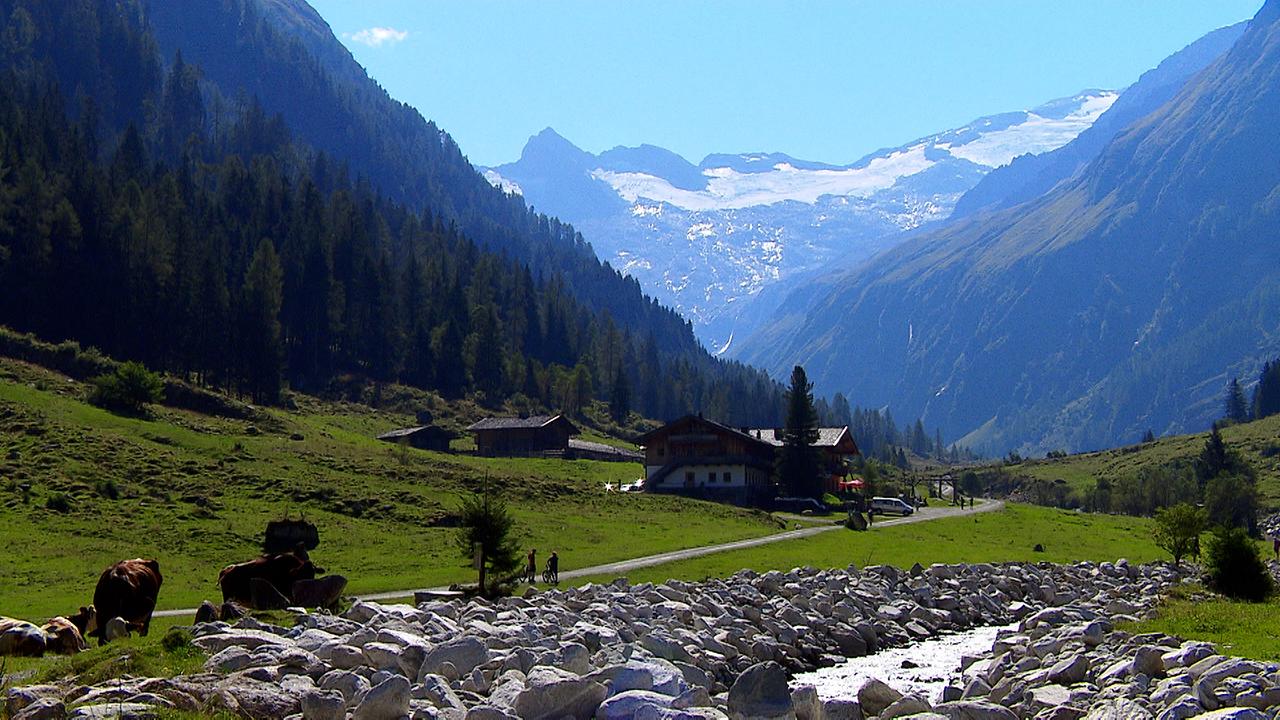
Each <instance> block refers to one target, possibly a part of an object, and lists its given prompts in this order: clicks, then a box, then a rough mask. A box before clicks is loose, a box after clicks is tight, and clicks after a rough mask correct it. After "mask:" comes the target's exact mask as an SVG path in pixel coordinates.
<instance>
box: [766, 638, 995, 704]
mask: <svg viewBox="0 0 1280 720" xmlns="http://www.w3.org/2000/svg"><path fill="white" fill-rule="evenodd" d="M1016 628H1017V624H1016V623H1015V624H1013V625H1001V626H989V627H980V628H974V629H973V630H967V631H965V632H962V633H955V634H953V635H944V636H942V637H938V638H931V639H929V640H924V641H921V642H918V643H915V644H914V645H911V646H909V647H903V648H891V649H889V650H882V651H880V652H878V653H875V654H873V655H866V656H863V657H858V658H849V659H848V660H846V661H845V662H843V663H840V664H839V665H833V666H831V667H828V668H822V669H819V670H815V671H813V672H807V673H800V674H798V675H796V676H794V677H793V678H792V680H791V685H792V687H795V686H797V685H813V686H814V687H816V688H817V689H818V697H820V698H822V699H823V700H832V699H849V700H856V699H857V698H858V688H860V687H862V684H863V683H864V682H866V681H867V680H869V679H871V678H876V679H878V680H882V681H884V682H885V683H887V684H888V685H889V686H890V687H892V688H893V689H895V690H897V691H898V692H901V693H903V694H916V695H920V696H921V697H924V698H925V699H927V700H928V701H929V702H930V703H937V702H938V701H939V700H940V699H941V697H942V688H943V687H944V686H946V684H947V683H948V682H949V681H953V680H956V679H958V678H959V676H960V659H961V658H962V657H963V656H965V655H981V656H986V655H987V654H989V653H990V652H991V645H992V643H994V642H995V639H996V634H997V633H999V632H1000V631H1001V630H1011V629H1016ZM904 665H905V666H904Z"/></svg>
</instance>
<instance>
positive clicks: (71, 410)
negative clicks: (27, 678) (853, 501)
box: [0, 360, 779, 619]
mask: <svg viewBox="0 0 1280 720" xmlns="http://www.w3.org/2000/svg"><path fill="white" fill-rule="evenodd" d="M86 395H87V388H86V387H85V386H84V385H83V384H80V383H76V382H73V381H71V380H69V379H67V378H66V377H64V376H61V375H58V374H55V373H52V372H49V371H46V370H44V369H41V368H37V367H34V366H31V365H27V364H24V363H18V362H13V361H7V360H0V547H4V548H5V553H4V559H3V561H0V614H4V615H9V616H15V617H26V618H32V619H43V618H45V617H48V616H51V615H55V614H65V613H70V612H73V611H74V610H75V609H76V608H77V607H79V606H80V605H82V604H86V603H88V602H90V601H91V599H92V593H93V588H94V585H95V583H96V581H97V577H98V575H99V574H100V573H101V571H102V569H103V568H104V567H106V566H107V565H109V564H110V563H112V562H115V561H116V560H120V559H122V558H127V557H138V556H142V557H155V558H156V559H158V560H159V561H160V565H161V570H162V572H163V574H164V578H165V579H164V585H163V588H162V590H161V594H160V602H159V606H160V608H162V609H163V608H174V607H191V606H194V605H196V604H198V603H199V602H200V601H201V600H203V599H205V598H214V597H217V598H219V599H220V593H219V590H218V588H217V585H216V580H217V575H218V571H219V570H220V569H221V568H222V567H223V566H224V565H226V564H228V563H231V562H237V561H240V560H245V559H248V558H250V557H253V556H255V555H256V554H257V553H258V551H259V547H260V543H261V537H262V531H263V529H264V528H265V526H266V523H267V522H268V521H269V520H272V519H277V518H281V517H285V516H291V517H295V518H296V517H298V516H300V515H304V516H305V517H306V518H307V519H308V520H310V521H312V522H314V523H315V524H316V525H317V526H318V527H319V529H320V547H319V548H318V549H317V550H316V551H315V552H314V553H312V556H313V559H314V560H315V561H316V562H317V564H319V565H321V566H323V567H325V568H326V569H327V570H328V571H329V572H332V573H340V574H342V575H345V576H346V577H347V578H348V579H349V580H350V585H349V586H348V591H349V592H351V593H369V592H379V591H385V590H396V589H403V588H410V587H423V586H433V585H442V584H449V583H451V582H455V581H467V580H469V579H471V578H472V572H471V571H470V570H469V569H468V568H467V567H466V561H465V559H464V558H462V556H461V554H460V552H459V551H458V549H457V547H456V545H455V540H454V538H455V532H456V531H455V530H454V529H453V528H452V527H451V525H452V522H451V520H452V516H453V511H454V509H455V508H456V506H457V504H458V501H459V498H460V497H461V494H462V493H465V492H467V491H469V490H474V489H478V488H480V487H482V485H484V484H485V483H488V484H489V486H490V487H491V488H493V489H494V490H496V491H498V492H500V493H501V494H502V496H503V497H504V498H506V499H507V500H508V502H509V506H510V509H511V511H512V513H513V514H514V515H515V517H516V519H517V523H518V526H519V541H520V543H521V545H522V546H526V547H537V548H539V549H540V551H542V556H543V557H545V555H546V553H547V552H548V551H550V550H553V549H554V550H557V551H559V553H560V555H561V557H562V558H564V562H565V564H566V566H568V565H569V564H572V565H576V566H579V567H581V566H583V565H589V564H595V563H601V562H609V561H614V560H622V559H626V558H631V557H635V556H638V555H645V554H650V553H657V552H663V551H668V550H675V549H680V548H685V547H695V546H700V545H706V544H710V543H716V542H727V541H731V540H737V539H742V538H746V537H753V536H759V535H763V534H767V533H770V532H774V531H776V530H778V529H779V524H778V523H777V522H776V521H774V520H772V519H771V518H770V517H769V516H768V515H766V514H763V513H758V512H751V511H744V510H739V509H736V508H731V507H726V506H722V505H715V504H709V503H703V502H698V501H693V500H685V499H682V498H675V497H661V496H648V495H631V494H619V493H606V492H604V489H603V488H604V485H605V483H613V484H615V485H616V484H617V483H619V482H627V481H631V480H634V479H635V478H636V477H638V476H639V475H640V473H641V472H642V471H641V469H640V467H639V466H638V465H635V464H626V463H604V462H592V461H564V460H542V459H517V458H479V457H474V456H469V455H462V454H456V453H436V452H427V451H421V450H416V449H411V448H406V447H401V446H395V445H388V444H386V443H382V442H379V441H377V440H375V439H374V435H376V434H377V433H379V432H382V431H385V430H388V429H392V428H395V427H402V426H405V425H408V424H412V423H413V419H412V418H411V417H410V416H407V415H399V414H396V413H392V412H385V411H376V410H373V409H371V408H369V407H368V406H365V405H360V404H355V403H326V402H321V401H318V400H315V399H313V398H306V397H302V398H299V399H298V404H299V408H298V409H297V410H283V409H272V410H268V411H267V413H268V417H267V418H266V419H265V420H260V421H258V422H256V423H250V422H245V421H238V420H228V419H223V418H215V417H210V416H206V415H199V414H195V413H190V412H185V411H179V410H173V409H170V408H156V409H155V416H154V417H152V418H150V419H145V420H144V419H135V418H127V417H121V416H117V415H113V414H111V413H108V412H106V411H103V410H100V409H98V408H95V407H93V406H91V405H88V404H87V403H86V402H84V398H85V397H86Z"/></svg>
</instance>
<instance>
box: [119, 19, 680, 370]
mask: <svg viewBox="0 0 1280 720" xmlns="http://www.w3.org/2000/svg"><path fill="white" fill-rule="evenodd" d="M143 7H144V8H145V22H146V23H147V26H148V27H149V28H150V29H151V30H152V32H153V35H154V37H155V39H156V42H157V44H158V46H159V50H160V53H161V57H162V58H164V59H165V60H166V61H167V60H169V59H171V58H173V57H174V55H175V54H176V53H179V52H181V53H182V55H183V57H184V58H186V60H187V61H188V62H189V63H191V64H193V65H197V66H199V67H200V69H201V74H202V78H203V79H204V80H205V81H206V82H207V83H208V84H210V85H211V86H213V87H216V88H217V89H218V90H219V91H220V93H221V95H222V96H223V97H225V98H228V99H231V100H233V101H234V100H235V99H237V98H244V97H249V98H256V99H257V101H258V102H259V103H261V104H262V107H263V109H264V111H265V112H266V113H267V114H268V115H274V114H279V115H281V116H282V117H283V119H284V121H285V123H286V124H287V125H288V127H289V128H290V130H291V131H292V132H293V133H294V136H295V137H296V138H297V139H298V140H299V141H300V142H302V143H305V144H307V145H308V146H310V147H312V148H315V149H316V150H318V151H321V152H324V153H326V154H328V155H329V156H330V157H332V158H333V159H335V160H336V161H338V162H339V163H342V164H343V165H344V166H345V167H346V168H348V169H349V171H350V173H351V175H352V176H354V177H358V178H362V179H365V180H367V181H368V182H369V183H370V184H371V185H372V186H373V188H374V189H375V190H376V191H378V192H379V193H381V194H383V195H384V196H386V197H387V198H388V199H390V200H393V201H396V202H400V203H403V204H405V205H406V206H407V207H408V208H410V209H411V210H413V211H415V212H416V211H421V210H424V209H430V210H431V212H432V213H433V214H435V215H437V216H439V217H440V218H442V220H443V221H444V222H445V223H452V224H455V225H456V226H457V227H458V229H459V230H460V231H461V232H463V233H464V234H465V235H466V236H467V237H468V238H469V239H471V240H472V241H473V242H475V243H476V244H477V245H479V246H480V247H482V248H485V249H491V250H494V251H496V252H501V253H505V254H507V255H508V256H510V257H512V258H514V259H516V260H517V261H520V262H523V263H525V264H528V265H529V266H530V269H531V271H532V272H533V274H534V276H535V277H538V278H548V277H550V276H552V275H556V274H559V275H560V276H561V277H562V279H563V281H564V284H565V288H566V290H567V291H568V292H569V293H570V294H571V295H573V296H574V297H576V298H578V299H580V300H582V301H583V302H585V303H586V304H587V305H588V306H590V307H592V308H594V309H597V310H608V311H609V312H610V314H611V315H612V316H613V318H614V320H615V322H617V323H618V324H619V325H620V326H621V327H624V328H628V329H630V330H632V331H633V332H648V331H652V332H653V333H654V335H655V341H656V342H657V343H658V344H659V347H660V348H661V349H664V350H675V351H679V352H692V351H693V350H694V349H695V348H696V347H697V340H696V339H695V338H694V337H693V335H692V333H689V332H686V331H684V330H683V327H684V326H685V325H686V322H685V321H684V319H683V318H681V317H680V316H678V315H677V314H676V313H674V312H672V311H669V310H667V309H666V308H662V307H660V306H659V305H658V304H657V303H656V302H653V301H650V300H648V299H647V298H645V296H644V294H643V293H642V292H641V289H640V286H639V284H637V283H636V282H635V281H633V280H630V279H628V278H625V277H623V276H622V275H620V274H619V273H617V272H615V271H614V270H613V269H612V268H611V267H609V266H608V265H606V264H604V263H601V262H600V261H599V260H598V259H597V258H596V256H595V253H594V250H593V249H592V247H591V246H590V245H589V244H588V243H587V242H586V241H585V240H583V238H582V236H581V235H580V234H579V233H578V232H577V231H576V230H575V229H574V228H573V227H571V226H569V225H567V224H565V223H562V222H559V221H557V220H556V219H554V218H549V217H546V216H543V215H541V214H539V213H535V212H533V211H532V210H530V209H529V208H528V207H526V206H525V203H524V200H523V199H522V198H519V197H513V196H509V195H507V194H505V193H503V192H502V191H501V190H499V189H495V188H494V187H492V186H491V185H490V184H489V183H488V182H486V181H485V180H484V178H483V177H481V176H480V175H479V174H478V173H477V172H476V171H475V169H474V168H473V167H472V166H471V164H470V163H469V162H468V161H467V159H466V157H464V156H463V154H462V152H461V150H460V149H459V148H458V146H457V144H456V143H454V141H453V139H452V138H451V137H449V134H448V133H447V132H445V131H444V130H443V129H441V128H439V127H437V126H436V125H435V123H433V122H430V121H428V120H426V119H424V118H423V117H422V115H421V114H419V113H418V111H417V110H415V109H414V108H412V107H409V106H408V105H405V104H404V103H401V102H398V101H396V100H394V99H392V98H391V97H390V96H389V95H388V94H387V92H386V91H385V90H383V89H382V88H381V87H380V86H378V85H377V83H375V82H374V81H373V80H371V79H369V77H368V76H367V75H366V73H365V72H364V69H363V68H361V67H360V66H359V64H357V63H356V62H355V60H354V58H352V57H351V54H350V53H349V52H348V51H347V49H346V48H345V47H343V45H342V44H341V43H340V42H339V41H338V39H337V38H336V37H334V36H333V33H332V31H330V29H329V27H328V25H327V24H325V22H324V20H323V19H322V18H320V16H319V15H318V14H316V12H315V10H314V9H312V8H311V7H310V6H309V5H307V4H306V3H305V2H303V1H302V0H183V2H168V1H167V0H143Z"/></svg>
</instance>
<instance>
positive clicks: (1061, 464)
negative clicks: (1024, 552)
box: [1006, 416, 1280, 509]
mask: <svg viewBox="0 0 1280 720" xmlns="http://www.w3.org/2000/svg"><path fill="white" fill-rule="evenodd" d="M1207 438H1208V433H1207V432H1203V433H1198V434H1195V435H1177V436H1174V437H1168V438H1161V439H1158V440H1156V441H1155V442H1150V443H1143V444H1141V445H1130V446H1127V447H1121V448H1115V449H1112V450H1103V451H1100V452H1093V453H1082V454H1079V455H1069V456H1067V457H1065V458H1055V459H1046V460H1032V461H1028V462H1025V463H1022V464H1020V465H1013V466H1010V467H1008V468H1006V471H1007V472H1009V473H1012V474H1014V475H1026V476H1030V477H1033V478H1037V479H1040V480H1045V481H1048V482H1053V481H1055V480H1064V481H1066V483H1067V484H1068V485H1070V486H1071V487H1072V488H1074V489H1076V490H1079V491H1083V490H1085V489H1087V488H1091V487H1093V486H1094V485H1095V483H1096V482H1097V480H1098V479H1099V478H1104V479H1106V480H1110V481H1112V482H1113V483H1114V482H1115V481H1116V480H1118V479H1120V478H1122V477H1126V476H1134V475H1137V474H1139V473H1141V472H1143V471H1150V470H1155V469H1158V468H1162V467H1166V466H1170V465H1185V466H1189V465H1190V464H1191V463H1192V462H1194V461H1195V459H1196V457H1197V456H1199V454H1200V451H1201V450H1202V449H1203V448H1204V444H1205V440H1206V439H1207ZM1222 439H1223V441H1224V442H1226V444H1227V446H1228V447H1229V448H1231V449H1233V450H1235V451H1236V452H1238V453H1240V455H1241V456H1242V457H1243V458H1244V459H1245V460H1246V461H1248V462H1249V464H1250V465H1252V466H1253V468H1254V469H1255V470H1256V471H1257V473H1258V493H1259V496H1260V497H1261V500H1262V504H1263V506H1264V507H1267V508H1272V509H1275V508H1280V416H1272V417H1269V418H1265V419H1263V420H1256V421H1254V422H1250V423H1243V424H1240V425H1232V426H1230V427H1226V428H1223V430H1222Z"/></svg>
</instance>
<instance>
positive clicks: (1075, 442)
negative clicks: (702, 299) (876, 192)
mask: <svg viewBox="0 0 1280 720" xmlns="http://www.w3.org/2000/svg"><path fill="white" fill-rule="evenodd" d="M1274 6H1275V3H1274V2H1271V3H1268V6H1267V7H1265V8H1264V9H1263V11H1260V12H1259V14H1258V16H1256V17H1255V19H1254V20H1253V21H1252V22H1251V23H1250V25H1249V27H1248V29H1246V30H1245V31H1244V32H1243V33H1242V34H1241V35H1240V37H1239V39H1238V40H1237V42H1236V43H1235V44H1234V45H1233V46H1232V47H1231V49H1230V50H1229V51H1227V52H1226V53H1225V54H1224V55H1222V56H1221V57H1220V58H1218V59H1217V60H1215V61H1214V62H1213V63H1211V64H1209V65H1208V67H1207V68H1206V69H1205V70H1204V71H1202V72H1201V73H1200V74H1198V75H1196V76H1195V77H1194V78H1192V79H1191V80H1190V81H1188V82H1187V83H1186V84H1185V85H1184V86H1183V87H1182V88H1181V89H1180V90H1179V91H1178V92H1177V93H1176V95H1175V96H1174V98H1173V99H1172V100H1171V101H1170V102H1168V103H1166V104H1164V105H1162V106H1161V107H1160V108H1159V109H1157V110H1156V111H1155V112H1153V113H1152V114H1150V115H1147V116H1145V117H1143V118H1140V119H1138V120H1137V121H1135V122H1134V123H1132V124H1131V125H1129V126H1128V127H1126V128H1125V129H1123V130H1121V131H1119V132H1118V133H1117V134H1116V135H1115V136H1114V137H1113V138H1112V139H1111V140H1110V142H1109V143H1107V145H1106V146H1105V148H1104V149H1103V150H1102V151H1101V152H1100V153H1099V154H1098V156H1097V157H1096V158H1095V159H1093V160H1092V161H1091V162H1090V163H1089V164H1088V166H1087V167H1086V168H1085V169H1084V170H1083V171H1082V172H1079V173H1076V174H1074V175H1073V176H1072V177H1070V178H1069V179H1067V180H1066V181H1064V182H1061V183H1059V184H1058V185H1057V186H1056V187H1055V188H1053V189H1052V190H1051V191H1050V192H1048V193H1047V194H1044V195H1041V196H1039V197H1037V198H1035V199H1032V200H1030V201H1028V202H1025V203H1023V204H1021V205H1017V206H1014V207H1012V208H1008V209H1003V210H997V211H994V212H989V213H983V214H978V215H974V216H971V217H965V218H960V219H957V220H956V221H955V222H953V223H951V224H949V225H947V226H946V227H944V228H942V229H940V230H937V231H935V232H932V233H926V234H925V235H924V236H922V237H919V238H916V239H914V240H912V241H909V242H907V243H905V244H904V245H902V246H900V247H898V248H895V249H894V250H891V251H889V252H887V253H885V254H884V255H882V256H880V257H878V258H877V259H876V260H874V261H872V262H871V263H869V264H868V265H866V266H864V267H862V268H859V269H856V270H853V271H850V272H848V273H845V274H844V275H842V276H841V277H838V278H833V279H829V280H827V281H826V287H828V288H831V289H830V291H829V292H826V293H825V294H822V295H820V296H818V297H816V298H814V299H812V300H811V301H810V302H808V303H804V302H798V303H796V304H793V305H791V306H789V308H790V313H791V315H790V317H789V318H784V319H783V320H782V324H781V325H779V326H778V329H776V330H771V331H764V332H762V333H761V335H759V336H758V337H755V338H751V339H748V341H747V343H746V344H747V346H748V347H747V349H746V351H745V352H744V353H742V355H741V357H744V358H745V359H747V360H748V361H751V362H755V363H757V364H759V365H761V366H763V367H765V368H766V369H770V370H772V371H775V372H776V371H778V369H779V368H781V367H783V366H789V365H790V364H791V363H794V362H799V363H802V364H805V365H806V368H810V377H811V378H814V380H815V383H816V386H817V387H818V388H819V389H821V390H823V391H831V390H835V389H838V390H840V391H842V392H845V393H846V394H849V395H850V396H852V397H859V398H860V399H863V401H864V402H867V403H868V404H873V405H874V404H876V403H878V402H884V403H887V404H891V405H892V407H893V409H894V412H895V413H896V414H902V415H905V416H913V415H915V414H919V415H920V416H922V417H923V418H924V419H925V421H926V422H927V423H929V424H934V425H939V426H941V427H942V428H943V431H944V433H946V434H948V436H964V440H962V442H968V443H972V444H974V445H975V446H977V447H980V448H982V449H985V450H988V451H992V452H1001V453H1002V452H1003V451H1004V450H1008V449H1021V450H1024V451H1036V450H1048V449H1063V448H1065V449H1069V450H1076V449H1093V448H1096V447H1102V446H1105V445H1109V444H1115V443H1120V442H1131V441H1134V440H1136V439H1137V438H1138V437H1140V436H1141V435H1142V434H1143V432H1144V431H1145V430H1147V429H1154V430H1155V431H1156V432H1158V433H1166V432H1175V431H1179V430H1185V429H1187V428H1195V429H1199V428H1200V427H1201V426H1202V424H1204V423H1207V421H1208V420H1209V418H1210V416H1211V413H1210V412H1209V408H1210V407H1211V405H1212V402H1213V399H1214V398H1215V397H1218V396H1219V394H1220V391H1221V388H1220V387H1219V388H1217V389H1216V390H1214V388H1213V386H1214V385H1215V384H1217V383H1218V381H1221V384H1222V385H1223V386H1225V382H1226V373H1234V374H1237V375H1247V374H1249V373H1250V372H1252V371H1254V370H1256V366H1257V365H1259V364H1260V362H1261V359H1262V358H1263V357H1266V356H1267V355H1268V354H1269V353H1274V352H1277V351H1280V342H1278V341H1277V340H1276V339H1275V338H1276V337H1277V335H1276V330H1277V328H1276V327H1275V321H1274V320H1273V319H1268V317H1269V315H1268V311H1275V312H1276V313H1277V314H1280V308H1277V307H1276V305H1275V303H1276V300H1277V297H1278V296H1280V293H1278V292H1277V291H1276V287H1277V285H1276V281H1277V277H1276V273H1274V272H1272V271H1270V270H1268V268H1272V267H1275V265H1276V262H1275V261H1276V259H1277V258H1276V249H1275V248H1274V247H1269V246H1268V245H1267V244H1266V243H1256V242H1250V241H1249V238H1250V237H1253V236H1257V237H1265V236H1267V235H1269V234H1271V233H1273V232H1274V231H1275V229H1276V227H1277V224H1278V217H1280V215H1278V212H1280V202H1278V201H1277V200H1276V199H1275V198H1276V197H1277V195H1276V186H1277V183H1276V180H1277V179H1280V178H1277V177H1276V176H1277V172H1276V170H1275V165H1276V164H1277V163H1276V162H1275V160H1276V158H1274V155H1275V153H1276V149H1275V148H1274V143H1272V142H1270V137H1271V133H1268V132H1267V129H1269V128H1273V127H1276V126H1277V123H1280V117H1277V115H1278V114H1280V113H1278V112H1277V108H1280V82H1277V81H1276V75H1277V69H1278V68H1280V31H1278V30H1277V29H1276V27H1275V25H1276V23H1275V22H1274V20H1273V19H1274V17H1275V16H1276V15H1280V13H1276V12H1274ZM836 308H839V312H837V311H836ZM832 318H834V320H832ZM1215 323H1216V324H1217V325H1216V326H1215ZM846 337H847V338H857V342H858V347H859V351H860V352H859V353H858V356H857V362H858V365H857V367H856V368H854V367H850V366H849V364H848V363H846V362H841V361H840V358H839V357H838V356H837V355H836V354H835V353H833V352H832V348H834V347H838V346H839V344H840V339H841V338H846ZM1218 339H1221V340H1222V341H1223V343H1222V347H1221V348H1219V347H1218V345H1219V343H1218V342H1217V340H1218ZM1224 350H1226V351H1227V352H1226V353H1225V354H1224V352H1223V351H1224ZM868 378H874V379H875V380H874V382H872V381H870V380H868Z"/></svg>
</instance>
